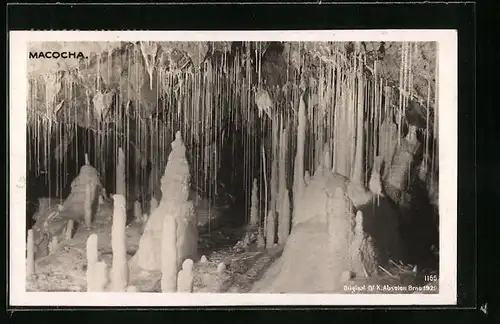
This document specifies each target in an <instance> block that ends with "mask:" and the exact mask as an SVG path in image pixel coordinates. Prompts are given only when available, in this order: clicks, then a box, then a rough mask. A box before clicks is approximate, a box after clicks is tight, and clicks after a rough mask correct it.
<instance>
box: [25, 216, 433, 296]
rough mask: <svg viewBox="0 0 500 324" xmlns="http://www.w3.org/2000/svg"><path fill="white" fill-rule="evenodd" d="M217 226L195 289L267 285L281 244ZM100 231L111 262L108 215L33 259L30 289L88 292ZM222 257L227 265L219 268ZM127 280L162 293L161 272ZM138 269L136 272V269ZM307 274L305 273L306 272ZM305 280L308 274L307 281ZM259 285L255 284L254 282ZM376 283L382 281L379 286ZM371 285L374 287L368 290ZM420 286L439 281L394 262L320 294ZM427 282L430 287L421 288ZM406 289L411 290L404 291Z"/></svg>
mask: <svg viewBox="0 0 500 324" xmlns="http://www.w3.org/2000/svg"><path fill="white" fill-rule="evenodd" d="M219 224H220V226H219V227H218V228H215V229H212V230H210V231H208V230H203V229H201V230H200V236H199V242H198V251H199V256H202V255H205V256H206V257H207V261H206V262H200V260H194V261H195V263H194V268H193V274H194V275H193V292H205V293H248V292H258V290H259V289H255V288H258V286H266V285H267V282H268V280H272V278H273V277H274V276H276V275H279V273H273V272H276V271H279V270H277V269H278V267H275V265H276V264H277V263H276V262H275V261H277V260H279V258H280V256H281V254H282V252H283V247H282V246H275V247H273V248H271V249H259V248H257V246H256V237H257V233H256V232H250V238H251V239H250V244H248V243H244V242H245V240H244V236H245V234H246V233H247V232H248V230H247V227H246V226H241V225H238V224H234V223H228V222H224V221H221V222H219ZM94 233H95V234H97V235H98V242H99V243H98V244H99V245H98V249H99V258H100V260H101V261H104V262H106V264H107V265H108V269H110V268H111V264H112V249H111V221H110V218H107V219H104V220H101V221H100V222H97V223H96V224H95V225H94V226H93V228H91V229H89V230H87V229H84V228H83V227H81V228H78V229H77V231H76V233H75V234H74V236H73V238H72V239H71V240H66V241H62V242H60V244H59V247H58V249H57V250H56V251H54V252H53V253H52V254H49V255H48V256H46V257H43V258H40V259H37V260H36V261H35V269H36V270H35V272H36V274H35V275H33V276H31V277H30V278H27V279H26V290H27V291H38V292H84V291H86V266H87V264H86V263H87V261H86V241H87V238H88V237H89V235H90V234H94ZM141 234H142V224H140V223H135V222H131V223H130V224H128V225H127V227H126V245H127V255H128V258H129V259H130V258H131V257H132V256H133V255H134V254H135V252H136V251H137V249H138V245H139V240H140V236H141ZM221 262H223V263H224V265H225V269H224V270H223V271H218V267H219V264H220V263H221ZM131 270H132V271H133V272H131V273H130V282H129V285H132V286H134V287H135V288H136V289H137V291H138V292H161V286H160V279H161V273H160V272H148V271H141V272H140V273H137V270H136V269H133V268H131ZM134 271H135V272H134ZM306 275H307V274H306ZM305 282H307V279H306V280H305ZM254 284H255V285H254ZM377 285H378V286H377ZM369 286H372V287H375V289H373V290H370V289H368V287H369ZM409 286H413V287H420V288H421V289H424V290H419V291H414V292H415V293H434V294H435V293H437V292H438V290H439V286H438V283H437V282H434V283H431V284H427V283H425V282H423V281H422V276H418V275H417V274H416V273H415V272H414V271H412V266H410V265H403V264H401V263H397V262H393V263H392V266H391V267H386V268H381V269H380V271H379V272H378V273H376V274H374V275H372V276H370V277H369V278H366V277H363V276H361V277H356V278H351V279H349V280H347V281H346V282H345V283H344V285H343V287H342V289H340V290H339V291H318V293H358V294H363V293H371V294H374V293H375V294H377V293H378V294H391V293H396V294H397V293H402V292H401V290H398V289H397V288H398V287H409ZM423 287H427V288H423ZM404 293H409V291H406V292H404Z"/></svg>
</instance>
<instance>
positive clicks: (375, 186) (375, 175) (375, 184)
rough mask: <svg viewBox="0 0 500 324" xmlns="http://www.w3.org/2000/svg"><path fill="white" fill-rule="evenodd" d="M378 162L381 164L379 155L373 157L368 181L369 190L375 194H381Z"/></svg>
mask: <svg viewBox="0 0 500 324" xmlns="http://www.w3.org/2000/svg"><path fill="white" fill-rule="evenodd" d="M380 164H381V157H377V158H375V161H374V163H373V169H372V173H371V176H370V181H369V182H368V189H370V191H371V192H372V193H373V194H374V195H376V196H381V195H382V182H381V180H380Z"/></svg>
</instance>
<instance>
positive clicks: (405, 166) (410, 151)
mask: <svg viewBox="0 0 500 324" xmlns="http://www.w3.org/2000/svg"><path fill="white" fill-rule="evenodd" d="M412 128H413V130H412ZM414 129H415V128H414V127H410V131H409V133H408V135H407V137H405V138H403V139H402V140H401V144H400V145H399V147H398V148H397V149H396V152H395V154H394V158H393V163H392V165H391V168H390V172H389V173H388V175H387V177H386V179H385V181H384V192H385V193H386V195H387V196H388V197H389V198H391V199H392V201H393V202H395V203H396V204H398V205H400V206H406V205H407V204H408V203H409V199H410V197H409V194H408V193H407V188H408V187H409V185H410V184H411V183H412V182H413V176H414V174H412V172H411V171H412V170H411V168H412V167H413V163H414V159H415V155H416V154H417V151H418V150H419V149H420V148H421V144H420V143H419V142H418V141H417V139H416V135H412V134H413V133H414V132H415V130H414Z"/></svg>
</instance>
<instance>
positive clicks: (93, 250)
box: [86, 234, 108, 291]
mask: <svg viewBox="0 0 500 324" xmlns="http://www.w3.org/2000/svg"><path fill="white" fill-rule="evenodd" d="M86 248H87V250H86V254H87V291H104V287H105V286H106V284H107V283H108V268H107V265H106V263H105V262H103V261H102V262H99V251H98V237H97V234H91V235H90V236H89V237H88V239H87V245H86Z"/></svg>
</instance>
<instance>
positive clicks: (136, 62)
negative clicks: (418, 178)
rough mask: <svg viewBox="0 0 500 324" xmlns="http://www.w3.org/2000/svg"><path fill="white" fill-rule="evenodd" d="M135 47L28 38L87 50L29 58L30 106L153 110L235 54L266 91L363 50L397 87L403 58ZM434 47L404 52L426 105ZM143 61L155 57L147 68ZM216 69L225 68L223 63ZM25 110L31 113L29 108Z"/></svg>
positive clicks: (382, 46)
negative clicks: (79, 55)
mask: <svg viewBox="0 0 500 324" xmlns="http://www.w3.org/2000/svg"><path fill="white" fill-rule="evenodd" d="M141 45H143V44H141V43H140V42H67V43H52V42H44V43H32V44H30V48H29V50H30V52H46V51H63V50H64V51H70V52H77V53H78V52H83V53H85V54H86V55H87V57H86V58H84V59H80V60H77V59H73V60H71V59H70V60H43V59H35V60H30V64H28V75H29V79H30V86H31V87H34V88H32V90H33V89H34V94H32V98H33V97H34V100H32V103H31V111H37V110H42V111H43V110H46V111H48V110H51V113H50V114H51V115H52V118H57V116H58V114H59V112H61V111H64V110H67V109H68V107H69V106H70V105H73V106H74V105H76V106H88V105H89V104H90V103H95V102H98V101H99V100H100V101H101V102H105V103H107V104H111V103H112V102H114V101H116V100H119V101H120V102H121V103H122V104H125V105H127V104H128V103H129V102H136V105H135V107H137V106H140V107H141V114H143V115H144V116H148V115H149V116H151V115H152V114H153V112H154V111H155V110H157V107H158V102H159V100H161V99H162V98H165V97H169V96H174V97H175V93H176V91H177V90H178V88H179V87H181V86H182V82H183V79H185V78H186V76H191V77H192V76H193V75H195V74H196V73H197V72H199V71H203V69H205V68H207V64H209V63H210V62H211V63H212V66H213V65H214V63H215V64H216V65H217V64H219V65H220V66H234V64H235V61H236V60H237V59H238V58H239V60H238V62H236V64H239V65H240V68H241V70H240V73H243V74H246V76H245V75H242V77H243V78H245V77H248V76H249V77H250V80H251V81H250V82H251V83H252V84H253V85H255V86H257V85H258V86H259V87H264V88H267V89H273V88H278V89H281V88H283V87H284V86H285V85H286V84H287V83H292V84H296V85H297V84H300V83H301V82H306V83H308V82H307V81H304V80H309V81H310V80H313V81H314V80H315V79H317V76H318V73H319V70H321V69H322V67H324V66H325V65H328V64H342V65H345V66H348V65H350V64H351V63H352V62H353V60H352V57H353V55H352V53H363V56H362V60H363V62H362V66H364V67H365V72H366V73H368V74H372V75H373V74H374V73H377V75H378V76H380V77H381V78H383V79H384V80H386V82H387V84H388V85H391V86H397V85H398V82H399V81H400V79H401V73H400V70H401V66H402V64H403V63H404V62H402V61H401V47H402V46H401V43H385V42H357V43H352V42H349V43H338V42H337V43H333V42H322V43H319V42H305V43H298V42H293V43H292V42H258V43H256V42H151V43H150V45H153V46H150V47H149V48H148V47H146V48H148V49H149V53H150V54H151V55H150V56H149V57H148V56H147V55H146V57H147V59H146V58H145V55H143V54H144V51H141ZM146 45H148V44H146ZM435 46H436V45H435V44H434V43H419V44H418V46H415V47H413V48H412V49H413V50H412V53H411V54H410V55H411V56H412V61H411V62H412V66H411V68H410V70H411V71H412V76H413V78H412V84H411V86H412V87H413V90H414V93H415V96H416V97H418V98H420V99H421V100H423V101H425V100H426V99H427V100H428V102H429V106H430V107H432V106H433V105H434V103H433V100H434V97H435V93H434V91H435V90H434V89H435V86H434V83H435V73H436V71H435V70H436V69H435V60H436V54H435V53H436V51H435ZM338 53H341V55H340V56H339V55H338ZM354 56H355V58H357V57H358V56H357V55H354ZM360 57H361V56H360ZM149 62H154V63H153V66H152V65H151V64H150V63H149ZM257 66H260V69H259V68H256V67H257ZM249 68H250V70H251V72H250V73H248V72H249V71H247V69H249ZM375 70H376V71H375ZM149 72H152V73H151V74H150V73H149ZM216 73H231V72H230V71H228V68H226V69H224V68H221V69H219V70H218V71H216ZM165 80H167V81H165ZM165 82H167V83H165ZM49 85H50V86H49ZM68 88H72V89H71V90H68ZM31 92H33V91H31ZM69 93H71V95H68V94H69ZM70 97H71V98H70ZM117 98H119V99H117ZM429 99H430V100H429ZM70 102H71V103H70ZM115 103H116V102H115ZM28 110H29V111H28V115H29V114H30V107H29V108H28ZM47 114H48V113H47ZM49 118H50V117H49ZM77 118H78V121H77V123H78V124H80V125H81V126H85V125H87V126H88V124H89V123H90V121H89V120H85V118H84V117H82V116H80V117H77Z"/></svg>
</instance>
